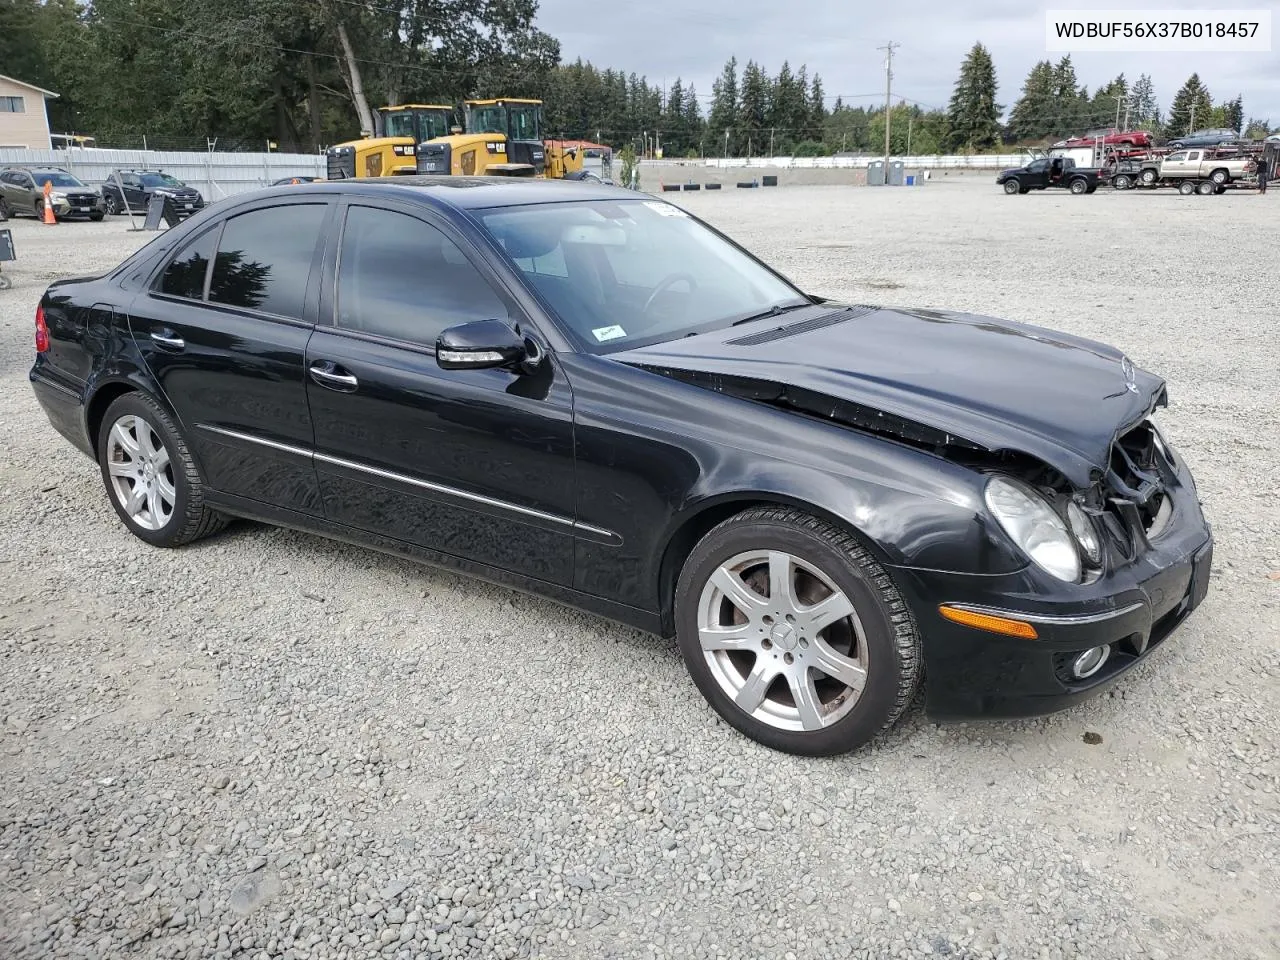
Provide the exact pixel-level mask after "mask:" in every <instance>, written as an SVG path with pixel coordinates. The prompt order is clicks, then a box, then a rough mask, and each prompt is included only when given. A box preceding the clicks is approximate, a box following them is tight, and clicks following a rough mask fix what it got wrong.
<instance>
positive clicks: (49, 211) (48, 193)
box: [44, 180, 58, 226]
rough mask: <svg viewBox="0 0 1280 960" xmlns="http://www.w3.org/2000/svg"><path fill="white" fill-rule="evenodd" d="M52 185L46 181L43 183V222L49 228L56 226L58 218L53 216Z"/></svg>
mask: <svg viewBox="0 0 1280 960" xmlns="http://www.w3.org/2000/svg"><path fill="white" fill-rule="evenodd" d="M52 194H53V185H52V184H51V183H50V182H49V181H48V180H46V181H45V182H44V222H45V223H47V224H49V225H50V226H56V225H57V223H58V218H57V217H55V216H54V215H53V199H52Z"/></svg>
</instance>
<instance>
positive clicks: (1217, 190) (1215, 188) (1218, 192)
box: [1213, 187, 1227, 196]
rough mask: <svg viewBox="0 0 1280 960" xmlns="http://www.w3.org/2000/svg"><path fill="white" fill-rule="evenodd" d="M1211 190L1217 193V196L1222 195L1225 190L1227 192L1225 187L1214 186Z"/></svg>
mask: <svg viewBox="0 0 1280 960" xmlns="http://www.w3.org/2000/svg"><path fill="white" fill-rule="evenodd" d="M1213 192H1214V193H1215V194H1217V195H1218V196H1222V195H1223V194H1224V193H1226V192H1227V188H1226V187H1214V188H1213Z"/></svg>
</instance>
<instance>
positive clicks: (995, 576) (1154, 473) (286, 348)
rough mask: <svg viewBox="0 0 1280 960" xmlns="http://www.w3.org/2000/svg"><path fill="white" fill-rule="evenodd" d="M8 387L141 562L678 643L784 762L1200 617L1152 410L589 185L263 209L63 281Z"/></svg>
mask: <svg viewBox="0 0 1280 960" xmlns="http://www.w3.org/2000/svg"><path fill="white" fill-rule="evenodd" d="M30 379H31V383H32V386H33V387H34V389H35V392H36V395H37V396H38V398H39V400H40V403H41V404H42V405H43V406H44V409H45V410H46V411H47V413H48V416H49V419H50V420H51V421H52V423H53V425H54V427H56V428H57V430H58V431H59V432H61V433H62V434H63V435H64V436H65V437H66V438H67V439H68V440H70V441H71V442H72V443H73V444H75V445H76V446H77V447H79V448H80V449H81V450H83V451H84V452H85V453H86V454H88V455H89V456H91V457H93V458H94V459H95V460H96V461H97V462H98V464H99V467H100V469H101V473H102V480H103V484H104V486H105V487H106V492H107V498H108V499H109V500H110V502H111V504H112V506H113V507H114V508H115V510H116V512H117V513H118V514H119V517H120V519H121V521H122V522H123V523H124V525H125V527H127V528H128V530H129V531H130V532H131V533H133V534H134V535H135V536H137V537H140V538H141V539H143V540H145V541H147V542H148V543H151V544H154V545H156V546H161V547H176V546H179V545H181V544H185V543H189V542H190V541H192V540H195V539H197V538H199V537H204V536H208V535H210V534H212V533H215V532H216V531H217V530H219V529H220V528H221V527H222V526H223V525H224V523H225V522H226V521H227V519H228V518H230V517H246V518H251V519H254V520H259V521H265V522H268V523H274V524H282V525H287V526H290V527H294V528H298V529H301V530H307V531H312V532H314V533H317V534H321V535H324V536H328V537H334V538H339V539H342V540H346V541H349V542H352V543H356V544H363V545H367V546H370V547H374V548H377V549H381V550H386V551H391V552H394V553H398V554H402V555H405V556H408V557H412V558H417V559H420V560H424V561H427V562H430V563H435V564H440V565H445V566H448V567H452V568H455V569H458V570H461V571H463V572H466V573H470V574H473V575H475V576H478V577H483V578H487V579H490V580H493V581H497V582H500V583H504V584H508V585H511V586H515V587H518V588H522V589H525V590H529V591H532V592H535V593H538V594H540V595H543V596H546V597H550V598H553V599H556V600H558V601H561V602H564V603H567V604H572V605H575V606H577V607H580V608H583V609H585V610H588V611H592V612H594V613H597V614H600V615H602V616H605V617H608V618H612V619H614V620H616V621H620V622H622V623H625V624H630V625H632V626H635V627H638V628H641V629H643V630H646V631H650V632H653V633H657V634H660V635H662V636H664V637H675V638H676V640H677V642H678V644H679V647H680V650H681V652H682V654H683V656H684V659H685V662H686V663H687V665H688V668H689V671H690V673H691V674H692V676H693V679H694V682H695V683H696V684H697V686H698V688H699V689H700V690H701V691H702V693H703V695H704V696H705V697H706V698H707V700H708V701H709V702H710V703H711V704H712V706H713V707H714V708H715V709H716V710H717V711H719V713H720V714H721V715H722V716H723V717H724V718H725V719H726V720H727V721H728V722H729V723H731V724H733V725H734V726H735V727H737V728H738V729H739V730H741V731H742V732H744V733H745V734H747V735H748V736H750V737H753V738H755V739H756V740H759V741H760V742H762V743H765V744H767V745H769V746H771V747H774V748H777V749H780V750H785V751H790V752H794V753H800V754H812V755H819V754H832V753H838V752H842V751H846V750H850V749H853V748H855V747H858V746H859V745H861V744H863V743H865V742H867V741H868V740H869V739H871V738H872V737H874V736H875V735H876V734H877V733H878V732H879V731H882V730H884V729H885V728H886V727H888V726H889V725H891V724H892V723H894V721H895V720H896V719H897V718H898V716H899V715H900V714H901V713H902V711H903V710H904V708H905V707H906V706H907V705H908V703H909V702H910V701H911V700H912V698H913V696H914V694H915V693H916V691H917V689H918V688H919V686H920V685H921V684H922V683H923V684H924V692H925V708H926V710H927V711H928V712H929V713H930V714H931V715H933V716H936V717H939V718H948V717H950V718H958V717H979V716H1020V715H1031V714H1037V713H1045V712H1049V711H1053V710H1057V709H1060V708H1063V707H1066V706H1068V705H1070V704H1072V703H1074V702H1075V701H1077V700H1080V699H1083V698H1085V697H1088V696H1089V695H1091V694H1096V693H1097V692H1099V691H1100V690H1103V689H1105V688H1106V687H1107V686H1108V685H1109V684H1111V683H1113V682H1114V681H1115V680H1116V679H1117V678H1118V677H1119V676H1120V675H1121V674H1123V673H1124V672H1125V671H1126V670H1128V669H1129V668H1130V667H1132V666H1133V665H1134V664H1135V663H1137V662H1138V661H1140V660H1141V659H1142V658H1143V657H1145V656H1147V655H1149V653H1150V651H1151V650H1152V649H1153V648H1155V647H1156V646H1157V645H1158V644H1160V643H1161V642H1162V641H1163V640H1164V639H1165V638H1166V637H1167V636H1168V635H1169V633H1170V632H1171V631H1172V630H1173V629H1174V628H1175V627H1176V626H1177V625H1178V624H1179V623H1180V622H1181V621H1182V620H1183V619H1184V618H1185V617H1186V616H1187V615H1188V614H1189V613H1190V612H1191V611H1192V610H1193V609H1194V608H1195V607H1196V605H1197V604H1198V603H1200V601H1201V600H1202V599H1203V597H1204V596H1205V592H1206V589H1207V581H1208V577H1209V570H1210V563H1211V551H1212V542H1213V541H1212V537H1211V535H1210V531H1209V527H1208V525H1207V524H1206V522H1205V519H1204V517H1203V515H1202V512H1201V508H1200V503H1199V500H1198V498H1197V494H1196V489H1195V486H1194V484H1193V481H1192V478H1191V474H1190V472H1189V471H1188V469H1187V465H1186V464H1185V463H1184V461H1183V460H1182V458H1181V457H1180V456H1179V455H1178V453H1177V452H1176V451H1175V449H1174V448H1173V447H1172V446H1171V445H1170V444H1169V442H1168V441H1167V440H1166V439H1165V438H1164V436H1163V435H1162V433H1161V431H1160V430H1159V429H1158V428H1157V426H1156V425H1155V423H1154V422H1153V420H1152V417H1153V415H1154V414H1155V413H1156V411H1157V409H1158V408H1160V407H1161V406H1163V405H1164V404H1165V403H1166V393H1165V384H1164V382H1163V381H1162V380H1161V379H1160V378H1158V377H1156V376H1153V375H1151V374H1149V373H1146V372H1144V371H1142V370H1139V369H1137V368H1135V367H1134V365H1133V364H1132V362H1130V360H1129V359H1128V358H1127V357H1125V356H1124V355H1123V354H1121V353H1120V352H1119V351H1117V350H1115V349H1112V348H1110V347H1107V346H1104V345H1102V344H1099V343H1095V342H1091V341H1088V340H1083V339H1080V338H1078V337H1073V336H1069V335H1066V334H1062V333H1057V332H1053V331H1051V330H1047V329H1043V328H1040V327H1034V326H1027V325H1024V324H1020V323H1013V322H1008V321H1004V320H997V319H991V318H987V317H978V316H971V315H965V314H957V313H949V312H943V311H937V310H915V309H913V310H907V309H883V308H880V307H877V306H871V305H865V304H852V305H851V304H843V303H833V302H830V301H828V300H825V299H823V298H821V297H817V296H812V295H809V294H807V293H805V292H803V291H802V290H800V289H799V288H798V287H797V286H796V285H795V284H793V283H792V282H790V281H789V280H787V279H786V278H785V277H784V276H782V275H780V274H779V273H778V272H776V271H774V270H773V269H771V268H770V267H769V266H767V265H766V264H764V263H762V262H760V261H759V260H757V259H756V258H754V257H753V256H752V255H751V254H749V253H747V252H746V251H745V250H743V249H742V248H741V247H739V246H737V245H736V244H735V243H733V241H731V240H729V239H728V238H726V237H725V236H723V235H722V234H721V233H719V232H717V231H716V230H714V229H713V228H711V227H710V226H708V225H707V224H705V223H703V222H701V221H700V220H698V219H697V218H695V217H693V216H691V215H690V214H688V213H687V212H686V211H684V210H683V209H681V208H680V207H679V206H675V205H672V204H669V203H665V202H661V201H659V200H657V199H654V198H652V197H649V196H646V195H644V194H637V193H634V192H632V191H627V190H622V189H618V188H614V187H609V186H605V185H602V184H589V183H564V182H555V181H529V180H514V179H495V180H486V179H477V178H455V177H448V178H442V179H439V180H435V179H430V178H416V177H401V178H388V179H386V180H376V181H374V180H345V181H341V182H337V183H315V184H305V185H300V186H291V187H280V188H274V189H267V190H264V191H260V192H257V193H254V194H249V195H244V196H241V197H236V198H233V199H231V200H228V201H226V202H224V203H221V204H218V205H217V206H216V207H214V208H210V209H206V210H204V211H202V212H200V213H198V214H196V215H195V216H193V217H192V218H191V219H190V220H188V221H186V222H184V223H183V224H182V225H181V226H178V227H174V228H172V229H170V230H167V231H164V232H163V233H161V234H160V235H159V236H158V237H157V238H156V239H155V240H154V241H152V242H151V243H150V244H148V245H147V246H146V247H144V248H142V249H141V250H140V251H138V252H137V253H136V254H134V255H133V256H131V257H129V258H128V259H127V260H126V261H125V262H124V263H123V264H121V265H120V266H119V267H118V268H117V269H115V270H113V271H111V272H109V273H107V274H105V275H103V276H98V277H92V278H88V279H81V280H66V281H61V282H58V283H55V284H53V285H52V286H51V287H50V288H49V290H48V292H47V293H46V294H45V296H44V297H43V299H42V300H41V302H40V306H39V309H38V311H37V314H36V361H35V365H34V367H33V368H32V370H31V374H30Z"/></svg>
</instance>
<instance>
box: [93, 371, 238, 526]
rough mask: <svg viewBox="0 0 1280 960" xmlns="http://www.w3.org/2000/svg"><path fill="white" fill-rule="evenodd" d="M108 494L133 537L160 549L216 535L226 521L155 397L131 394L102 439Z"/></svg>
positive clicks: (110, 413)
mask: <svg viewBox="0 0 1280 960" xmlns="http://www.w3.org/2000/svg"><path fill="white" fill-rule="evenodd" d="M98 464H99V466H100V467H101V469H102V480H103V483H104V484H105V485H106V488H107V495H108V497H109V498H110V499H111V505H112V506H113V507H115V510H116V513H117V514H118V515H119V516H120V519H121V520H123V521H124V525H125V526H126V527H128V528H129V532H130V533H132V534H133V535H134V536H136V537H138V538H139V539H141V540H145V541H146V542H147V543H150V544H152V545H154V546H157V547H177V546H181V545H182V544H184V543H190V542H191V541H193V540H198V539H200V538H201V537H205V536H208V535H209V534H211V533H216V532H217V531H218V530H221V529H222V528H223V527H224V526H226V523H227V521H226V519H225V518H224V517H223V516H222V515H221V514H219V513H216V512H215V511H214V510H212V509H210V508H209V507H208V506H206V505H205V502H204V490H205V487H204V481H203V479H202V478H201V476H200V471H199V469H198V468H197V467H196V464H195V461H194V460H193V459H192V458H191V453H190V451H189V450H188V449H187V444H186V441H185V440H184V439H183V437H182V434H181V432H180V431H179V429H178V427H177V425H176V424H175V423H174V422H173V419H172V418H171V417H170V416H169V414H168V413H167V412H166V411H165V409H164V408H163V407H161V406H160V404H158V403H157V402H156V401H155V400H153V399H152V398H151V397H148V396H146V395H145V394H141V393H126V394H124V395H123V396H121V397H117V398H116V399H115V400H114V401H113V402H112V403H111V406H109V407H108V408H107V412H106V415H105V416H104V417H103V419H102V430H101V431H100V433H99V436H98Z"/></svg>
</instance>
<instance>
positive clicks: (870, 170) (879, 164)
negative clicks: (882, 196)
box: [867, 160, 884, 187]
mask: <svg viewBox="0 0 1280 960" xmlns="http://www.w3.org/2000/svg"><path fill="white" fill-rule="evenodd" d="M867 186H868V187H883V186H884V161H883V160H872V161H871V162H870V163H869V164H867Z"/></svg>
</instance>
